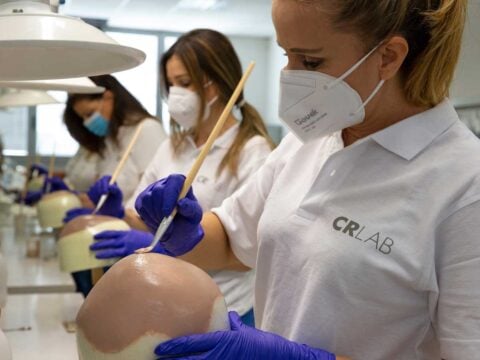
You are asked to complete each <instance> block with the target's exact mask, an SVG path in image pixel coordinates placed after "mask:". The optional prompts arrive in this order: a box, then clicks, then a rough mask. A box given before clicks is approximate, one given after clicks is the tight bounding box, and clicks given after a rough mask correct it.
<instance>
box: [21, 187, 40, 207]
mask: <svg viewBox="0 0 480 360" xmlns="http://www.w3.org/2000/svg"><path fill="white" fill-rule="evenodd" d="M42 196H43V191H42V190H38V191H28V192H27V194H26V195H25V198H24V199H23V201H24V202H25V205H29V206H32V205H35V204H36V203H37V202H39V201H40V199H41V198H42Z"/></svg>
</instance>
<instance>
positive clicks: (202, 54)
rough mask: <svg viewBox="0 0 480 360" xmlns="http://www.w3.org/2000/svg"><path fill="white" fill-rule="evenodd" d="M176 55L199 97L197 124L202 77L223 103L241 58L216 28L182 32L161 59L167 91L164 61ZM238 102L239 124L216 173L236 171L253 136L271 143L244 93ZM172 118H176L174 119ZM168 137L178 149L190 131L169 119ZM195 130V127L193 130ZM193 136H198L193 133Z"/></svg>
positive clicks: (203, 99) (203, 98) (237, 75)
mask: <svg viewBox="0 0 480 360" xmlns="http://www.w3.org/2000/svg"><path fill="white" fill-rule="evenodd" d="M173 55H176V56H178V57H179V58H180V60H181V61H182V63H183V65H184V66H185V68H186V69H187V71H188V74H189V75H190V78H191V81H192V83H193V86H194V87H195V90H196V92H197V93H198V95H199V97H200V99H201V104H202V105H201V109H200V114H199V118H198V119H197V124H200V122H201V118H202V115H201V114H203V113H204V111H205V103H206V96H205V89H204V80H205V78H207V79H208V80H210V81H212V82H213V83H214V84H215V85H216V86H217V88H218V101H219V103H221V104H223V105H226V104H227V102H228V100H229V99H230V97H231V96H232V94H233V92H234V90H235V88H236V86H237V84H238V82H239V81H240V79H241V77H242V66H241V64H240V60H239V58H238V56H237V53H236V52H235V49H234V48H233V46H232V44H231V43H230V41H229V40H228V38H227V37H226V36H225V35H223V34H221V33H219V32H218V31H214V30H209V29H197V30H193V31H190V32H188V33H186V34H184V35H182V36H181V37H180V38H179V39H178V40H177V41H176V42H175V44H174V45H173V46H172V47H171V48H170V49H169V50H168V51H167V52H166V53H165V54H163V56H162V60H161V74H162V77H161V81H162V89H163V91H164V92H165V93H167V94H168V92H169V85H168V81H167V62H168V61H169V60H170V59H171V58H172V56H173ZM237 105H239V107H240V110H241V112H242V118H243V120H242V121H241V123H240V130H239V132H238V134H237V136H236V138H235V140H234V142H233V144H232V146H230V149H229V150H228V152H227V154H226V155H225V157H224V158H223V159H222V162H221V163H220V165H219V168H218V172H217V173H218V174H220V173H221V172H222V171H223V169H225V168H227V167H228V169H229V170H230V171H231V173H232V174H233V175H236V174H237V169H238V158H239V155H240V153H241V150H242V148H243V147H244V146H245V144H246V143H247V141H248V140H249V139H250V138H252V137H254V136H255V135H260V136H263V137H264V138H265V139H266V140H267V142H268V143H269V144H270V146H271V147H272V148H273V147H274V144H273V141H272V140H271V138H270V136H269V135H268V132H267V129H266V127H265V124H264V122H263V120H262V117H261V115H260V114H259V113H258V111H257V110H256V109H255V108H254V107H253V106H252V105H250V104H249V103H247V102H245V100H244V97H243V92H242V93H241V94H240V96H239V98H238V100H237ZM173 120H175V119H173ZM171 130H172V131H171V133H172V135H171V139H172V144H173V148H174V149H175V151H177V150H178V148H179V147H180V145H181V144H182V142H183V141H184V139H185V137H186V136H187V135H188V134H191V133H190V132H189V133H187V132H185V131H181V128H180V126H179V125H178V124H177V123H176V122H175V121H172V122H171ZM195 130H196V129H194V131H195ZM193 136H194V137H195V136H197V134H196V133H194V134H193Z"/></svg>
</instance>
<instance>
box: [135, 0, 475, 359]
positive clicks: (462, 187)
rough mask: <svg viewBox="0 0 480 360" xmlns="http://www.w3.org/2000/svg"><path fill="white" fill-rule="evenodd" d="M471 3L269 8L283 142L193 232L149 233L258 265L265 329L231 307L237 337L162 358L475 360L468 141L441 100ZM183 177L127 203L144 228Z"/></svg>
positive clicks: (357, 1) (200, 340)
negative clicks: (286, 130) (283, 59)
mask: <svg viewBox="0 0 480 360" xmlns="http://www.w3.org/2000/svg"><path fill="white" fill-rule="evenodd" d="M466 9H467V2H466V1H465V0H439V1H428V0H416V1H412V0H397V1H389V0H376V1H372V0H335V1H328V2H327V1H321V0H310V1H300V0H274V1H273V21H274V24H275V28H276V32H277V39H278V42H279V44H280V46H281V47H283V48H284V49H285V51H286V55H287V57H288V65H287V67H286V69H285V70H284V71H282V75H281V79H282V80H281V94H282V95H281V101H280V114H281V118H282V119H283V121H284V122H286V123H287V124H289V126H290V127H291V129H292V132H293V133H294V134H292V135H288V136H287V137H286V139H284V141H283V142H282V144H281V145H280V146H279V147H278V148H277V149H276V151H275V152H274V153H272V155H271V156H270V157H269V159H267V161H266V163H265V165H264V166H263V167H262V168H261V169H260V170H259V171H258V172H257V173H256V175H255V177H254V178H252V179H250V180H249V181H248V183H247V184H245V186H243V187H242V188H241V190H239V191H238V192H236V193H235V194H234V195H233V196H232V197H230V198H228V199H227V200H225V201H224V203H223V204H222V206H221V207H219V208H217V209H215V210H214V212H213V213H207V214H205V215H204V216H203V220H202V222H201V224H199V225H198V226H194V225H193V223H190V224H189V226H184V224H185V223H186V221H184V222H183V224H180V223H179V222H178V221H177V223H175V222H174V225H173V229H172V230H171V232H170V233H169V234H168V236H166V237H164V238H163V239H162V240H164V243H163V247H164V248H165V249H166V250H168V251H169V252H171V253H173V254H175V255H177V256H180V255H183V252H182V251H181V250H182V249H184V248H192V247H194V249H193V251H191V252H190V253H188V254H186V255H185V257H186V258H188V259H189V260H190V261H191V262H194V263H196V264H198V265H201V266H202V267H203V268H207V269H221V268H224V267H226V266H232V265H234V264H237V265H239V264H243V265H244V266H246V267H249V268H251V267H254V266H255V268H256V292H255V300H256V303H255V316H256V320H257V325H259V327H260V329H261V330H262V331H261V330H253V329H249V328H248V327H245V326H243V325H242V324H241V322H239V321H238V317H237V316H236V315H235V314H232V315H231V326H232V331H230V332H220V333H214V334H207V335H193V336H187V337H182V338H178V339H173V340H171V341H169V342H166V343H164V344H162V345H159V346H158V348H157V349H156V354H157V356H159V357H162V358H178V357H180V355H184V356H187V355H185V354H190V355H189V356H188V359H207V358H208V359H238V358H245V359H334V358H335V355H334V354H336V358H337V359H343V357H342V356H346V357H348V358H350V359H368V360H385V359H395V360H411V359H475V358H478V354H479V353H480V320H479V317H478V314H479V313H480V287H479V286H478V274H479V273H480V246H479V243H478V232H479V231H480V224H479V222H478V219H479V217H480V201H479V200H480V165H479V161H478V158H477V154H478V153H479V151H480V144H479V141H478V139H477V138H476V137H475V136H474V135H473V134H472V133H471V132H470V131H469V130H468V129H467V128H466V127H465V126H464V125H462V123H461V122H460V121H459V119H458V116H457V115H456V112H455V110H454V108H453V106H452V104H451V103H450V102H449V100H448V99H447V96H448V89H449V87H450V84H451V80H452V78H453V76H454V71H455V65H456V64H457V61H458V58H459V53H460V46H461V42H462V33H463V28H464V22H465V16H466ZM372 94H375V95H372ZM366 103H368V105H367V104H366ZM295 135H296V136H295ZM182 183H183V180H182V179H181V178H179V177H177V176H171V177H169V178H167V179H163V180H162V181H160V182H158V183H157V184H154V185H152V186H150V187H149V188H147V189H146V191H145V192H144V193H142V194H141V195H140V196H139V198H138V199H137V209H138V211H139V214H140V215H141V217H142V218H143V219H146V220H147V224H148V225H149V227H150V228H151V229H152V230H153V229H155V227H156V226H157V225H158V223H159V221H160V220H161V218H162V217H163V216H164V215H165V214H166V213H168V212H169V211H170V210H171V206H165V209H162V205H164V203H163V201H162V200H161V199H162V197H163V195H164V194H165V193H166V192H169V191H177V190H178V188H179V187H180V186H181V185H182ZM190 206H195V201H194V200H193V198H191V200H190ZM197 208H199V207H198V206H197ZM179 209H180V214H182V211H183V210H182V209H183V207H179ZM190 212H193V211H191V210H190ZM183 214H186V212H183ZM184 216H185V215H184ZM187 220H188V219H187ZM179 224H180V225H179ZM182 225H183V226H182ZM200 228H201V229H203V230H204V232H205V235H204V236H203V237H202V236H198V235H197V234H198V232H199V229H200ZM179 234H181V235H182V237H181V238H180V237H179ZM185 242H187V243H188V244H185ZM180 248H182V249H180ZM179 249H180V251H177V250H179ZM211 254H215V256H208V255H211ZM139 306H141V304H139ZM301 344H305V345H301ZM238 354H241V355H240V356H239V355H238Z"/></svg>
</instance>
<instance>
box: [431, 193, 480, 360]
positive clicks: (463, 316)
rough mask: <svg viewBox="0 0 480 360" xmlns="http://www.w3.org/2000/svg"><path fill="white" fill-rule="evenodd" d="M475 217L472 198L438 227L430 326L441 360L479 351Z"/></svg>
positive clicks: (479, 247)
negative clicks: (436, 292) (435, 288)
mask: <svg viewBox="0 0 480 360" xmlns="http://www.w3.org/2000/svg"><path fill="white" fill-rule="evenodd" d="M479 219H480V201H476V202H474V203H472V204H469V205H467V206H465V207H463V208H461V209H459V210H457V211H456V212H455V213H453V214H452V215H450V216H449V217H448V218H447V219H446V220H444V221H443V222H442V223H441V225H440V226H439V228H438V233H437V242H436V249H435V254H436V259H435V260H436V273H437V281H438V286H439V298H438V303H437V308H436V311H435V318H434V326H435V328H436V332H437V334H438V339H439V342H440V351H441V357H442V358H443V359H476V358H478V356H479V354H480V285H479V276H480V240H479V235H478V234H480V221H479Z"/></svg>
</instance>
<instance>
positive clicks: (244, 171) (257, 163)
mask: <svg viewBox="0 0 480 360" xmlns="http://www.w3.org/2000/svg"><path fill="white" fill-rule="evenodd" d="M271 152H272V149H271V148H270V145H269V144H268V142H267V141H266V140H265V138H264V137H262V136H255V137H253V138H252V139H250V140H249V141H248V142H247V144H246V145H245V147H244V149H243V151H242V154H241V155H240V158H239V162H238V183H237V185H236V186H237V188H240V187H241V186H242V185H243V184H244V183H245V182H246V181H247V180H248V179H249V178H250V177H251V176H253V174H255V173H256V172H257V171H258V169H260V168H261V167H262V165H263V164H264V163H265V161H266V160H267V158H268V156H269V155H270V153H271Z"/></svg>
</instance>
